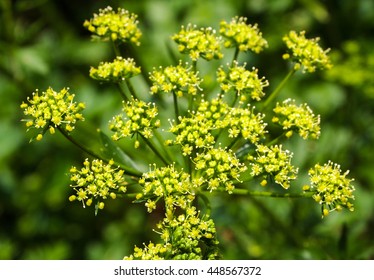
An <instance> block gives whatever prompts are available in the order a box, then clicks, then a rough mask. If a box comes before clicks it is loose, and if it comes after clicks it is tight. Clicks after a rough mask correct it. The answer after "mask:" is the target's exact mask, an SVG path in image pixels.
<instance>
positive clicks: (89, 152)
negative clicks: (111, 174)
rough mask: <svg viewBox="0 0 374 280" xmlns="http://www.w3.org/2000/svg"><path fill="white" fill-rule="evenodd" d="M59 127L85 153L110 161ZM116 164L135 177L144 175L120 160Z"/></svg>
mask: <svg viewBox="0 0 374 280" xmlns="http://www.w3.org/2000/svg"><path fill="white" fill-rule="evenodd" d="M57 129H58V130H59V131H60V132H61V134H62V135H63V136H64V137H65V138H66V139H67V140H69V141H70V142H71V143H73V144H74V145H75V146H77V147H78V148H79V149H81V150H82V151H84V152H85V153H87V154H89V155H90V156H92V157H94V158H97V159H100V160H102V161H104V162H105V163H109V160H108V159H106V158H104V157H102V156H101V155H99V154H97V153H95V152H94V151H92V150H91V149H89V148H87V147H85V146H83V145H82V144H81V143H79V142H78V141H77V140H75V139H74V138H73V137H72V136H71V135H70V134H69V133H67V132H66V131H65V130H64V129H62V128H61V127H59V126H58V127H57ZM115 164H116V165H118V166H119V167H120V168H121V169H123V170H124V171H125V174H127V175H130V176H134V177H140V176H141V175H142V173H141V172H139V171H137V170H134V169H132V168H131V167H128V166H125V165H123V164H121V163H118V162H115Z"/></svg>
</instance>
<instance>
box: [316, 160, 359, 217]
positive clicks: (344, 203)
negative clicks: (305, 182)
mask: <svg viewBox="0 0 374 280" xmlns="http://www.w3.org/2000/svg"><path fill="white" fill-rule="evenodd" d="M348 173H349V171H346V172H344V173H342V170H341V168H340V165H338V164H335V163H333V162H331V161H329V162H328V163H326V164H324V165H320V164H316V165H315V166H314V168H311V169H310V170H309V177H310V182H311V186H310V191H313V192H315V194H314V195H313V199H314V200H315V201H316V202H318V203H319V204H321V205H322V215H323V216H327V215H328V213H329V212H330V211H333V210H338V211H339V210H342V208H343V207H344V208H347V209H348V210H350V211H353V210H354V207H353V203H352V200H354V195H353V192H354V190H355V187H354V186H352V185H351V182H352V181H353V179H349V178H347V175H348Z"/></svg>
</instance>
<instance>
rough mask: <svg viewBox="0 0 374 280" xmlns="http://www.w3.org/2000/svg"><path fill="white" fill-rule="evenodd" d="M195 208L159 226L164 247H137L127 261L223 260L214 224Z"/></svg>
mask: <svg viewBox="0 0 374 280" xmlns="http://www.w3.org/2000/svg"><path fill="white" fill-rule="evenodd" d="M199 214H200V213H199V212H198V211H196V208H195V207H193V206H192V207H189V208H188V209H187V210H186V211H185V213H183V214H180V215H174V217H170V218H169V217H166V218H164V219H163V221H161V222H160V223H158V225H157V227H158V229H157V232H159V233H160V235H161V238H162V240H163V244H160V243H157V244H154V243H152V242H150V243H149V244H148V245H145V244H144V248H143V249H142V248H139V247H135V248H134V253H133V254H132V255H130V256H128V257H125V260H132V259H140V260H162V259H172V260H201V259H208V260H214V259H218V258H219V257H220V255H219V253H218V243H219V242H218V240H217V238H216V228H215V225H214V221H213V220H212V219H210V218H209V217H208V216H202V217H201V216H199Z"/></svg>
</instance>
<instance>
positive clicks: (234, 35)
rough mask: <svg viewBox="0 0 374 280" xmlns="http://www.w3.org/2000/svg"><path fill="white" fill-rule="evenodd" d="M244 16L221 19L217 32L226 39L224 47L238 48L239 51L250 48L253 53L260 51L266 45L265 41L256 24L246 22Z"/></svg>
mask: <svg viewBox="0 0 374 280" xmlns="http://www.w3.org/2000/svg"><path fill="white" fill-rule="evenodd" d="M246 21H247V18H245V17H238V16H236V17H234V18H232V19H231V21H230V22H226V21H224V20H223V21H221V23H220V29H219V33H220V34H221V35H222V36H223V37H224V38H225V39H226V40H225V42H224V46H225V47H226V48H233V47H234V48H238V49H239V50H240V51H243V52H245V51H248V50H251V51H253V52H255V53H259V52H261V51H262V50H263V49H264V48H265V47H267V45H268V43H267V41H266V40H265V39H264V38H262V33H261V32H260V30H259V29H258V26H257V24H255V25H251V24H247V23H246Z"/></svg>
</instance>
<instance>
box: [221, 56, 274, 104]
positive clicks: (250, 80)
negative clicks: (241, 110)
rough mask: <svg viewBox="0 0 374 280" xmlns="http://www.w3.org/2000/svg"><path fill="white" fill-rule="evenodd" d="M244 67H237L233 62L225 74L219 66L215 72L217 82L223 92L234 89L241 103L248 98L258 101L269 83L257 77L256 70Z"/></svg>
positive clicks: (235, 62)
mask: <svg viewBox="0 0 374 280" xmlns="http://www.w3.org/2000/svg"><path fill="white" fill-rule="evenodd" d="M245 66H246V65H245V64H244V65H243V66H239V64H238V62H237V61H234V63H233V66H231V67H229V69H228V71H227V72H226V71H225V70H224V69H223V66H221V67H220V68H218V70H217V81H218V82H219V83H220V87H221V89H222V90H223V91H224V92H228V91H229V90H230V89H234V90H235V92H236V94H237V95H239V96H240V101H241V102H245V101H247V100H248V99H249V98H251V99H253V100H256V101H260V100H261V98H262V97H263V96H264V95H265V93H264V91H263V89H264V87H267V86H268V85H269V82H268V81H267V80H266V79H265V78H264V77H262V78H259V77H258V74H257V73H258V70H257V69H256V68H253V69H252V71H250V70H247V69H246V68H245Z"/></svg>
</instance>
